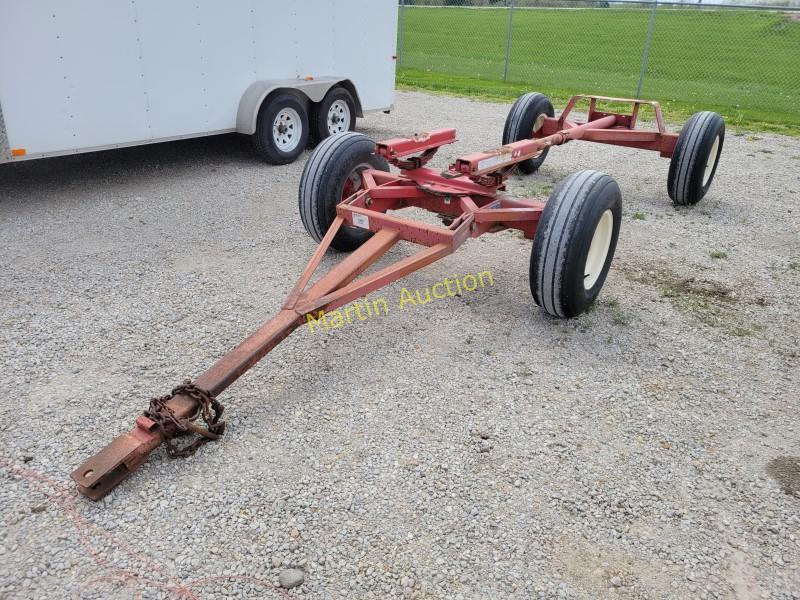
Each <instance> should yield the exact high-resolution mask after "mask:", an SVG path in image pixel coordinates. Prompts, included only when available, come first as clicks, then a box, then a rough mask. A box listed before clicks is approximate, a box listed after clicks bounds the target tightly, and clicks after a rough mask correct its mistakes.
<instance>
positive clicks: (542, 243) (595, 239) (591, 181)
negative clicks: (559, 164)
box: [530, 170, 622, 318]
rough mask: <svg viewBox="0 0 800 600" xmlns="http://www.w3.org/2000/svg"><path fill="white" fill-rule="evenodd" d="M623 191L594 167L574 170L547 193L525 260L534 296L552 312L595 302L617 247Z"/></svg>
mask: <svg viewBox="0 0 800 600" xmlns="http://www.w3.org/2000/svg"><path fill="white" fill-rule="evenodd" d="M621 220H622V195H621V193H620V190H619V186H618V185H617V182H616V181H614V179H612V178H611V177H610V176H608V175H606V174H604V173H600V172H598V171H589V170H586V171H578V172H577V173H573V174H572V175H570V176H569V177H567V178H566V179H564V180H563V181H562V182H561V183H560V184H559V185H558V187H557V188H556V189H555V190H554V191H553V193H552V194H551V195H550V199H549V200H548V201H547V204H546V205H545V208H544V212H543V213H542V216H541V219H540V220H539V226H538V228H537V230H536V236H535V237H534V240H533V249H532V250H531V261H530V286H531V293H532V294H533V300H534V301H535V302H536V304H537V305H539V306H540V307H542V308H543V309H544V310H545V311H547V312H548V313H549V314H551V315H552V316H554V317H559V318H572V317H575V316H577V315H579V314H581V313H582V312H584V311H585V310H586V309H587V308H589V306H590V305H591V304H592V302H594V301H595V299H596V298H597V295H598V294H599V293H600V289H601V288H602V287H603V283H605V280H606V275H607V274H608V270H609V268H610V267H611V261H612V259H613V258H614V250H615V249H616V247H617V238H618V237H619V227H620V222H621Z"/></svg>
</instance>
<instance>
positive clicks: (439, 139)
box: [72, 94, 724, 500]
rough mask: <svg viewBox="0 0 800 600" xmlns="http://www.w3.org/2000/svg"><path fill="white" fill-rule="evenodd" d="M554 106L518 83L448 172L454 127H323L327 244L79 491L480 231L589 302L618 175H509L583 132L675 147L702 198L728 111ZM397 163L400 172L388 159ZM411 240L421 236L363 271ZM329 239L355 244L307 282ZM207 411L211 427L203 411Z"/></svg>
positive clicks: (214, 434) (305, 204)
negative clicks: (488, 143)
mask: <svg viewBox="0 0 800 600" xmlns="http://www.w3.org/2000/svg"><path fill="white" fill-rule="evenodd" d="M581 99H587V100H588V101H589V110H588V117H587V119H586V121H585V122H580V121H569V120H567V116H568V115H569V114H570V111H571V110H572V108H573V107H574V106H575V103H576V102H577V101H578V100H581ZM598 101H603V102H613V103H628V104H632V105H633V106H632V110H631V112H630V113H627V114H620V113H616V112H606V111H599V110H598V109H597V102H598ZM640 105H649V106H650V107H651V108H652V109H653V111H654V113H655V121H656V125H657V129H656V130H653V131H642V130H639V129H636V117H637V115H638V112H639V107H640ZM553 114H554V113H553V108H552V105H551V104H550V101H549V100H548V99H547V98H546V97H544V96H542V95H541V94H526V95H524V96H522V97H521V98H520V99H519V100H518V101H517V103H516V104H515V105H514V107H513V108H512V109H511V112H510V113H509V116H508V119H507V120H506V129H505V133H504V135H503V144H504V145H503V146H502V147H500V148H497V149H496V150H491V151H489V152H479V153H474V154H468V155H466V156H462V157H460V158H457V159H456V161H455V162H454V163H453V164H452V165H450V167H449V168H447V169H446V170H445V171H443V172H441V171H439V170H434V169H431V168H428V167H426V166H425V165H426V164H427V163H428V162H429V161H430V159H431V158H433V156H434V154H436V152H437V151H438V150H439V148H440V147H442V146H444V145H446V144H452V143H453V142H455V141H456V132H455V130H454V129H438V130H435V131H431V132H428V133H424V134H419V135H414V136H412V137H409V138H395V139H391V140H387V141H384V142H380V143H377V144H376V143H375V142H373V141H371V140H369V138H367V137H366V136H363V135H361V134H357V133H353V132H346V133H341V134H338V135H334V136H331V137H329V138H327V139H325V140H324V141H322V142H321V143H320V145H319V146H318V147H317V149H316V150H315V151H314V152H313V153H312V155H311V157H310V158H309V160H308V164H307V165H306V168H305V170H304V172H303V176H302V178H301V184H300V208H301V213H300V216H301V219H302V221H303V224H304V225H305V227H306V230H307V231H308V232H309V233H310V234H311V235H312V237H313V238H314V239H315V240H317V241H318V242H319V246H318V247H317V249H316V251H315V252H314V254H313V255H312V257H311V260H310V261H309V263H308V265H307V266H306V268H305V269H304V270H303V272H302V274H301V275H300V279H299V281H298V282H297V284H296V285H295V286H294V288H293V289H292V291H291V292H290V293H289V296H288V298H287V299H286V301H285V302H284V304H283V307H282V308H281V310H280V311H279V312H278V313H277V314H276V315H275V316H274V317H273V318H272V319H271V320H269V321H267V322H266V323H265V324H264V325H262V326H261V328H259V329H258V330H257V331H255V332H254V333H253V334H252V335H250V337H248V338H247V339H245V340H244V341H243V342H242V343H240V344H239V345H238V346H236V347H235V348H234V349H233V350H232V351H231V352H229V353H228V354H227V355H225V356H223V357H222V358H221V359H219V360H218V361H217V362H216V363H215V364H214V365H213V366H211V368H209V369H208V370H206V371H205V372H203V373H201V374H200V375H199V376H198V377H197V378H196V379H195V380H194V382H191V381H188V380H187V381H186V382H184V383H183V384H182V385H179V386H178V387H176V388H175V389H174V390H172V392H171V393H170V394H168V395H166V396H161V397H157V398H153V399H152V400H151V401H150V406H149V408H148V409H147V410H146V411H145V412H144V413H143V414H141V415H139V417H138V418H137V419H136V424H135V427H134V428H133V429H132V430H131V431H129V432H126V433H123V434H122V435H120V436H118V437H117V438H116V439H115V440H113V441H112V442H111V443H110V444H109V445H108V446H106V447H105V448H104V449H103V450H101V451H100V452H99V453H98V454H96V455H95V456H93V457H91V458H89V459H88V460H87V461H86V462H84V463H83V464H82V465H81V466H80V467H78V468H77V469H75V471H73V473H72V478H73V479H74V480H75V482H76V483H77V484H78V489H79V490H80V492H81V493H82V494H84V495H85V496H87V497H89V498H91V499H92V500H98V499H100V498H102V497H103V496H105V495H106V494H107V493H108V492H109V491H110V490H111V489H113V488H114V487H115V486H116V485H117V484H119V483H120V482H121V481H122V480H123V479H125V478H126V477H128V476H129V475H130V474H131V473H132V472H133V471H134V470H135V469H136V468H137V467H138V466H139V465H141V464H142V463H143V462H144V461H145V460H146V459H147V456H148V455H149V454H150V453H151V452H152V451H153V450H155V449H156V448H157V447H158V446H159V445H161V444H162V443H164V444H165V445H166V448H167V453H168V454H169V456H172V457H185V456H190V455H191V454H193V453H194V452H195V451H196V450H197V449H198V448H199V447H200V446H201V445H203V444H205V443H206V442H208V441H211V440H216V439H219V438H220V436H222V434H223V433H224V430H225V423H224V422H222V421H221V420H220V419H221V417H222V412H223V407H222V405H221V404H220V403H219V402H218V401H217V399H216V397H217V396H218V395H219V394H221V393H222V392H223V391H224V390H225V389H226V388H227V387H229V386H230V385H231V384H233V383H234V382H235V381H236V380H237V379H238V378H239V377H241V376H242V375H243V374H244V373H245V372H246V371H248V370H249V369H250V368H251V367H253V365H255V364H256V363H257V362H258V361H260V360H261V359H262V358H263V357H264V356H265V355H266V354H267V353H269V352H270V351H271V350H272V349H273V348H275V346H277V345H278V344H279V343H280V342H281V341H283V340H284V339H285V338H286V337H287V336H288V335H289V334H290V333H291V332H292V331H294V330H295V329H297V328H298V327H301V326H303V325H304V324H306V323H310V322H312V321H313V320H315V319H319V318H321V315H324V314H325V313H327V312H330V311H333V310H336V309H338V308H340V307H343V306H345V305H347V304H349V303H350V302H353V301H354V300H357V299H358V298H361V297H363V296H366V295H367V294H370V293H371V292H374V291H375V290H377V289H380V288H382V287H384V286H386V285H389V284H391V283H392V282H394V281H397V280H398V279H400V278H402V277H405V276H406V275H408V274H410V273H413V272H414V271H417V270H419V269H422V268H423V267H425V266H427V265H430V264H431V263H433V262H435V261H437V260H439V259H441V258H444V257H445V256H447V255H449V254H452V253H453V252H455V250H456V249H457V248H458V247H459V246H461V244H463V243H464V242H465V241H467V240H468V239H470V238H476V237H479V236H481V235H483V234H485V233H494V232H499V231H504V230H508V229H516V230H517V231H519V232H520V233H521V234H522V235H523V236H524V237H525V238H527V239H529V240H534V243H533V245H532V250H531V262H530V286H531V293H532V295H533V299H534V301H535V302H536V303H537V304H538V305H539V306H540V307H542V308H543V309H544V310H545V311H547V312H548V313H550V314H551V315H553V316H555V317H559V318H569V317H573V316H576V315H578V314H580V313H581V312H583V311H585V310H586V309H587V308H588V307H589V306H590V305H591V303H592V302H594V300H595V298H596V297H597V294H598V293H599V291H600V288H602V286H603V283H604V281H605V277H606V274H607V272H608V269H609V268H610V265H611V260H612V258H613V255H614V249H615V247H616V241H617V236H618V235H619V224H620V220H621V214H622V200H621V195H620V192H619V187H618V186H617V184H616V182H615V181H614V180H613V179H612V178H611V177H609V176H608V175H604V174H602V173H598V172H596V171H579V172H578V173H574V174H573V175H570V176H569V177H568V178H567V179H565V180H564V183H563V184H562V185H560V186H558V187H557V188H556V189H555V190H554V191H553V193H552V194H551V196H550V199H549V200H548V202H547V204H546V205H545V203H544V202H542V201H540V200H537V199H530V198H511V197H509V196H508V195H506V194H502V193H501V192H503V191H505V183H506V180H507V179H508V178H509V177H510V176H511V174H512V173H513V172H514V171H515V170H517V169H518V170H519V171H521V172H523V173H532V172H534V171H535V170H536V169H538V168H539V166H540V165H541V163H542V162H543V161H544V158H545V156H546V155H547V152H548V151H549V150H551V149H552V148H553V147H554V146H559V145H562V144H566V143H568V142H570V141H574V140H583V141H590V142H597V143H602V144H612V145H618V146H626V147H629V148H638V149H640V150H650V151H655V152H658V153H659V154H660V155H661V156H662V157H665V158H670V157H672V163H671V165H670V175H669V178H668V191H669V194H670V196H672V198H673V200H674V201H675V202H676V203H678V204H694V203H695V202H697V200H699V199H700V198H701V197H702V195H703V194H705V192H706V191H707V189H708V187H709V186H710V185H711V179H713V176H714V171H715V170H716V165H717V162H718V160H719V153H720V152H721V150H722V141H723V139H724V123H723V122H722V120H721V118H720V117H719V115H716V114H715V113H698V115H699V116H698V115H695V116H694V117H692V119H691V120H690V121H689V123H687V125H686V127H684V131H683V132H682V133H681V134H680V136H679V135H678V134H676V133H669V132H667V131H666V130H665V127H664V123H663V119H662V116H661V109H660V107H659V105H658V103H657V102H650V101H643V100H625V99H617V98H604V97H600V96H575V97H573V98H572V100H570V102H569V103H568V104H567V107H566V108H565V109H564V111H563V112H562V113H561V115H560V116H559V117H554V116H553ZM698 140H699V141H698ZM701 142H702V143H701ZM708 148H711V150H710V151H709V150H708ZM701 154H702V156H701ZM389 164H392V165H394V166H395V167H396V168H398V169H399V173H398V172H390V171H389ZM405 208H416V209H423V210H427V211H429V212H432V213H434V214H436V215H438V217H440V219H441V221H442V222H443V223H444V225H443V226H437V225H431V224H430V223H428V222H422V221H417V220H414V219H412V218H404V217H401V216H399V214H398V213H399V212H400V211H402V209H405ZM554 232H555V233H554ZM401 241H402V242H406V243H410V244H412V245H416V247H417V248H418V249H417V250H416V251H415V252H413V253H410V254H403V253H400V254H399V255H398V257H397V258H395V261H394V262H393V263H391V264H388V265H387V266H383V267H382V268H379V269H377V270H374V271H373V272H369V273H365V272H366V271H367V269H369V268H370V267H371V266H372V265H373V264H374V263H376V262H377V261H378V260H379V259H380V258H381V257H382V256H383V255H385V254H386V253H387V252H388V251H389V250H390V249H391V248H392V247H394V246H395V245H396V244H397V243H398V242H401ZM331 246H333V247H334V248H335V249H337V250H341V251H345V252H349V254H348V255H346V256H345V257H344V258H343V259H342V260H341V261H340V262H339V263H338V264H336V265H335V266H333V268H332V269H331V270H330V271H329V272H328V273H326V274H324V275H322V276H320V277H318V278H317V279H316V281H314V282H313V283H311V280H312V277H313V276H314V273H315V272H316V270H317V267H318V266H319V264H320V262H321V261H322V258H323V256H324V255H325V253H326V252H327V250H328V249H329V248H330V247H331ZM198 418H202V420H203V421H204V422H205V427H201V426H199V425H197V424H196V423H195V422H196V420H197V419H198ZM189 433H193V434H195V435H197V436H199V437H198V438H197V439H196V440H195V441H193V442H192V443H190V444H188V445H187V446H184V447H182V448H179V447H178V446H177V444H176V442H175V439H174V438H175V437H176V436H179V435H182V434H189Z"/></svg>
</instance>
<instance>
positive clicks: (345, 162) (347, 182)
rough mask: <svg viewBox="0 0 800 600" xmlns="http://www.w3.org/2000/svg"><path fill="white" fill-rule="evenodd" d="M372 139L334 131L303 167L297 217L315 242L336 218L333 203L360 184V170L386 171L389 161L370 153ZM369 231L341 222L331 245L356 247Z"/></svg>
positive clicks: (338, 247) (342, 247) (357, 134)
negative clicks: (298, 214)
mask: <svg viewBox="0 0 800 600" xmlns="http://www.w3.org/2000/svg"><path fill="white" fill-rule="evenodd" d="M374 151H375V142H374V141H373V140H371V139H370V138H368V137H367V136H365V135H363V134H361V133H352V132H346V133H337V134H336V135H332V136H330V137H328V138H327V139H325V140H324V141H323V142H322V143H321V144H320V145H319V146H317V147H316V149H315V150H314V152H312V153H311V156H310V157H309V159H308V162H307V163H306V166H305V168H304V169H303V174H302V176H301V177H300V189H299V192H298V199H299V207H300V219H301V220H302V221H303V226H304V227H305V228H306V231H307V232H308V233H309V234H310V235H311V237H312V238H314V240H316V241H317V242H320V241H322V238H323V237H324V236H325V233H326V232H327V231H328V228H329V227H330V226H331V223H333V220H334V219H335V218H336V205H337V204H339V202H341V201H342V200H343V199H344V198H346V197H348V196H349V195H350V194H352V193H354V192H355V191H356V190H358V189H359V188H360V186H361V178H360V175H359V172H360V171H363V170H364V169H366V168H370V169H377V170H380V171H388V170H389V164H388V163H387V162H386V161H385V160H384V159H383V158H382V157H380V156H376V155H375V154H374ZM371 236H372V232H371V231H367V230H366V229H360V228H358V227H350V226H348V225H343V226H342V228H341V229H340V230H339V233H337V234H336V237H334V238H333V241H332V242H331V246H332V247H334V248H336V249H337V250H341V251H342V252H350V251H352V250H355V249H356V248H358V247H359V246H360V245H361V244H363V243H364V242H366V241H367V240H368V239H369V238H370V237H371Z"/></svg>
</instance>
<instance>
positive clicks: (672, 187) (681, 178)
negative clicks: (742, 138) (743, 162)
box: [667, 111, 725, 205]
mask: <svg viewBox="0 0 800 600" xmlns="http://www.w3.org/2000/svg"><path fill="white" fill-rule="evenodd" d="M724 141H725V121H723V120H722V117H721V116H719V115H718V114H717V113H715V112H709V111H704V112H699V113H695V114H693V115H692V116H691V118H690V119H689V120H688V121H687V122H686V125H684V126H683V129H682V130H681V134H680V135H679V136H678V142H677V144H675V151H674V152H673V153H672V160H671V161H670V163H669V175H668V176H667V192H669V197H670V198H672V201H673V202H674V203H675V204H680V205H686V204H697V203H698V202H699V201H700V200H701V199H702V198H703V196H705V195H706V192H708V188H710V187H711V182H712V181H713V180H714V174H715V173H716V172H717V165H718V164H719V157H720V155H721V154H722V144H723V142H724Z"/></svg>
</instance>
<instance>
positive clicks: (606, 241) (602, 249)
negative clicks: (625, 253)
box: [583, 209, 614, 290]
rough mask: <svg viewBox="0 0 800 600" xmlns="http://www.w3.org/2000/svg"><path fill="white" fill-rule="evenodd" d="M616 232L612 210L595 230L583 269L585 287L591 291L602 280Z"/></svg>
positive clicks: (602, 217) (606, 213) (602, 218)
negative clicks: (601, 274) (614, 232)
mask: <svg viewBox="0 0 800 600" xmlns="http://www.w3.org/2000/svg"><path fill="white" fill-rule="evenodd" d="M613 231H614V215H613V214H612V212H611V210H610V209H609V210H606V211H605V212H604V213H603V214H602V215H601V216H600V220H599V221H598V222H597V227H595V229H594V235H593V236H592V243H591V244H589V253H588V254H587V255H586V266H585V267H584V269H583V287H584V288H585V289H587V290H590V289H592V288H593V287H594V284H595V283H597V280H598V279H599V278H600V273H602V272H603V266H605V264H606V257H607V256H608V249H609V248H610V247H611V234H612V233H613Z"/></svg>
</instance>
